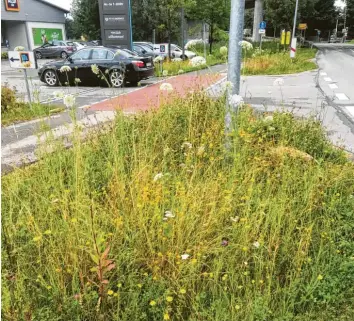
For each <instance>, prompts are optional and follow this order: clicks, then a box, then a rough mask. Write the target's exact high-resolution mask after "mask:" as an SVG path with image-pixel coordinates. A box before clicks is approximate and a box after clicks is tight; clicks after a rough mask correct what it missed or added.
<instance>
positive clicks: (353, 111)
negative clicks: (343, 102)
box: [345, 106, 354, 118]
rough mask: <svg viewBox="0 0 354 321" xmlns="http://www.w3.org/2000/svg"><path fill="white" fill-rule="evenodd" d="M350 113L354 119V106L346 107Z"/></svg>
mask: <svg viewBox="0 0 354 321" xmlns="http://www.w3.org/2000/svg"><path fill="white" fill-rule="evenodd" d="M345 108H346V109H347V111H348V113H349V114H350V115H351V116H352V117H353V118H354V106H346V107H345Z"/></svg>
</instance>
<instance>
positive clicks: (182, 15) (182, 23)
mask: <svg viewBox="0 0 354 321" xmlns="http://www.w3.org/2000/svg"><path fill="white" fill-rule="evenodd" d="M181 33H182V59H184V8H183V7H182V9H181Z"/></svg>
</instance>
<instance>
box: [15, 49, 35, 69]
mask: <svg viewBox="0 0 354 321" xmlns="http://www.w3.org/2000/svg"><path fill="white" fill-rule="evenodd" d="M8 55H9V62H10V67H11V68H16V69H36V59H35V58H34V54H33V51H9V52H8Z"/></svg>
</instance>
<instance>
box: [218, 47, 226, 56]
mask: <svg viewBox="0 0 354 321" xmlns="http://www.w3.org/2000/svg"><path fill="white" fill-rule="evenodd" d="M220 54H221V55H222V56H224V57H225V56H227V47H226V46H222V47H220Z"/></svg>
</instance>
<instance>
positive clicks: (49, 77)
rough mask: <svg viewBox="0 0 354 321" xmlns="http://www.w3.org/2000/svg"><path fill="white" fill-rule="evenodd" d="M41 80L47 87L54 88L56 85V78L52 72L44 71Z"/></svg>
mask: <svg viewBox="0 0 354 321" xmlns="http://www.w3.org/2000/svg"><path fill="white" fill-rule="evenodd" d="M43 79H44V81H45V83H46V84H47V85H48V86H55V85H56V84H57V83H58V77H57V75H56V73H55V71H54V70H51V69H49V70H46V71H45V72H44V75H43Z"/></svg>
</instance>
